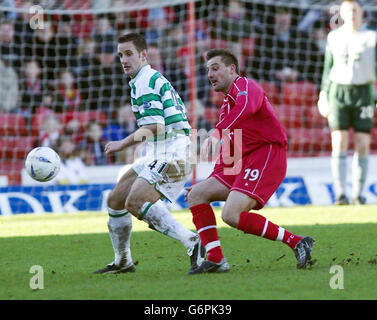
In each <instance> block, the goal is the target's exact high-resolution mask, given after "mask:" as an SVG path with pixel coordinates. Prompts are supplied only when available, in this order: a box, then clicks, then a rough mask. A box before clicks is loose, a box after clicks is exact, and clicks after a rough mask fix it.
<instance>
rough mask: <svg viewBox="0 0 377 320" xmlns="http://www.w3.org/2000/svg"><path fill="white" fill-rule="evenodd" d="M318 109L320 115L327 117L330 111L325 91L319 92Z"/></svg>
mask: <svg viewBox="0 0 377 320" xmlns="http://www.w3.org/2000/svg"><path fill="white" fill-rule="evenodd" d="M317 106H318V111H319V113H320V114H321V116H322V117H325V118H327V117H328V116H329V113H330V110H329V109H330V108H329V102H328V100H327V92H326V91H321V92H320V93H319V99H318V103H317Z"/></svg>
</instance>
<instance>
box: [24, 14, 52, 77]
mask: <svg viewBox="0 0 377 320" xmlns="http://www.w3.org/2000/svg"><path fill="white" fill-rule="evenodd" d="M55 47H56V42H55V38H54V31H53V28H52V22H51V21H49V20H45V21H44V22H43V29H37V30H36V31H35V36H34V39H33V44H32V46H31V48H30V52H28V53H27V54H28V55H30V56H33V57H34V58H35V59H37V60H38V62H39V64H40V66H41V68H42V78H43V79H46V80H48V81H49V82H50V83H51V82H53V80H54V79H55V78H56V73H55V71H58V68H56V67H57V66H56V60H57V57H56V52H55Z"/></svg>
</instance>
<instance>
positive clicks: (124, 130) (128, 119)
mask: <svg viewBox="0 0 377 320" xmlns="http://www.w3.org/2000/svg"><path fill="white" fill-rule="evenodd" d="M115 114H116V117H115V119H114V120H113V121H111V123H110V124H109V125H108V126H106V127H105V128H104V129H103V138H104V139H105V140H107V141H115V140H122V139H124V138H125V137H127V136H129V135H130V134H131V133H133V132H134V131H135V130H136V129H137V125H136V119H135V116H134V113H133V111H132V109H131V105H129V104H127V105H125V106H123V107H120V108H118V109H117V110H116V112H115Z"/></svg>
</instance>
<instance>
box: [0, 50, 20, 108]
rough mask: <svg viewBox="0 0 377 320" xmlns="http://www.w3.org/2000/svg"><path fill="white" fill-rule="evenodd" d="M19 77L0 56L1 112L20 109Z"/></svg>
mask: <svg viewBox="0 0 377 320" xmlns="http://www.w3.org/2000/svg"><path fill="white" fill-rule="evenodd" d="M18 98H19V87H18V76H17V73H16V71H14V69H13V68H12V67H11V66H9V65H7V64H6V63H4V62H3V61H2V58H1V56H0V112H11V111H13V110H15V109H16V108H17V107H18Z"/></svg>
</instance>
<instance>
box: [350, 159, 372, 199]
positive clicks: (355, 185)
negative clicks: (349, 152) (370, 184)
mask: <svg viewBox="0 0 377 320" xmlns="http://www.w3.org/2000/svg"><path fill="white" fill-rule="evenodd" d="M368 160H369V157H368V156H367V155H366V156H362V155H359V154H358V153H357V152H355V153H354V155H353V161H352V197H353V199H356V198H357V197H359V196H361V195H362V193H363V189H364V185H365V182H366V177H367V171H368Z"/></svg>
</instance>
